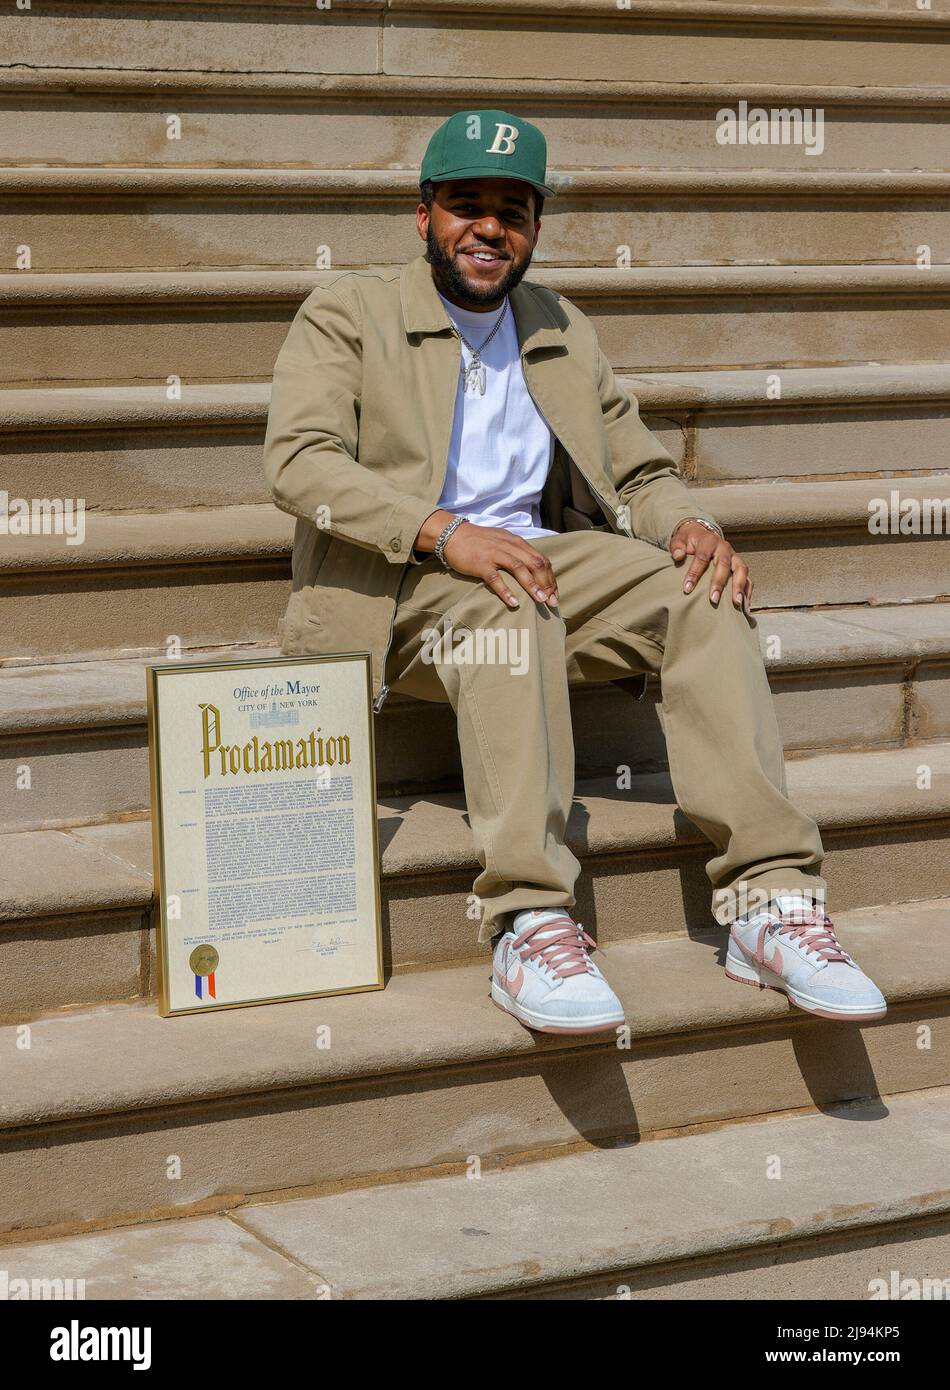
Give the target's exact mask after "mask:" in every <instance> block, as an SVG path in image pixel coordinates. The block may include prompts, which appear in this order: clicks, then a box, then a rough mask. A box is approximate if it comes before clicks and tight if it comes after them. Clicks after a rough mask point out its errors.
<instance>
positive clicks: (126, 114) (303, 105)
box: [0, 0, 950, 173]
mask: <svg viewBox="0 0 950 1390" xmlns="http://www.w3.org/2000/svg"><path fill="white" fill-rule="evenodd" d="M571 9H572V10H575V9H576V6H575V5H574V4H573V0H572V4H571ZM912 13H913V11H912V9H911V8H910V7H909V6H905V5H903V4H902V5H901V14H902V16H907V15H910V14H912ZM615 17H616V16H615ZM937 17H938V16H936V15H934V16H932V19H936V18H937ZM620 22H621V23H623V24H625V23H626V19H625V18H622V19H621V20H620ZM205 56H206V55H204V54H203V55H202V58H204V57H205ZM677 69H678V59H677V57H676V55H675V54H672V55H671V57H670V61H669V63H668V64H667V65H666V67H665V69H664V71H663V73H662V74H661V76H660V79H659V80H657V81H649V82H648V81H632V80H627V74H623V75H622V77H621V78H620V80H613V79H611V80H603V78H601V77H597V78H594V79H591V80H581V79H578V78H576V77H575V76H574V75H573V73H571V74H570V75H569V76H568V77H566V78H557V79H546V78H541V77H538V75H537V73H536V71H535V70H534V69H533V68H532V71H531V72H530V73H529V74H526V75H525V76H524V77H521V78H519V79H512V78H508V77H500V76H498V75H492V76H490V77H484V78H481V79H479V82H478V92H479V100H480V101H482V102H484V103H485V104H486V105H487V106H489V107H500V108H502V109H503V110H509V111H510V110H514V111H516V112H517V113H518V114H519V115H523V116H525V117H527V119H529V120H532V121H536V122H537V123H539V124H540V125H541V126H542V127H543V129H544V132H545V135H546V137H547V140H548V149H549V155H550V165H551V168H552V170H553V171H555V172H558V171H564V172H568V171H582V170H584V169H586V168H599V169H602V170H605V171H609V170H611V169H616V168H623V167H629V165H630V164H631V162H632V160H631V152H634V153H635V162H636V164H637V165H638V166H639V167H641V168H643V169H651V168H652V169H656V170H676V169H696V168H709V169H720V170H724V171H730V172H735V171H738V170H756V169H761V168H763V167H765V168H770V169H776V170H783V169H784V170H792V169H797V170H801V171H807V172H809V173H811V172H813V171H814V167H815V164H816V162H817V161H818V160H819V159H820V163H821V167H822V169H832V168H834V169H839V170H847V169H851V170H861V169H863V170H869V171H870V170H878V171H880V170H921V169H934V170H937V169H947V167H948V160H947V148H948V145H947V135H948V123H950V83H948V81H947V78H946V74H945V73H944V75H943V78H942V85H939V86H938V85H935V84H933V83H931V84H928V85H927V86H918V85H917V84H916V82H915V81H914V80H913V79H912V80H911V82H910V83H908V84H906V85H901V84H899V83H898V82H897V81H896V80H892V78H891V77H890V76H887V75H885V77H884V79H883V81H884V85H874V84H873V83H871V82H868V81H867V77H866V75H862V76H861V77H860V78H859V79H858V80H857V81H856V82H855V83H854V84H853V85H850V86H848V85H845V83H844V81H843V79H842V78H841V77H840V75H835V76H834V77H833V78H832V79H831V82H830V84H829V83H819V82H818V81H817V80H816V79H815V78H814V76H813V75H812V74H809V75H808V76H807V77H806V78H805V80H804V84H803V85H801V86H795V85H794V84H792V83H789V82H788V80H787V75H786V74H784V73H783V74H781V75H780V77H779V79H778V81H776V82H772V83H762V82H758V83H756V82H752V81H751V80H749V79H748V78H747V76H746V75H745V74H742V75H740V76H739V77H737V78H736V79H735V81H733V82H729V83H716V82H711V81H710V80H709V77H708V75H705V74H704V75H703V77H702V78H701V79H700V80H696V81H686V80H680V81H672V80H670V74H671V73H677V75H679V74H678V72H677ZM471 99H472V86H471V81H470V80H469V79H468V78H467V77H465V78H458V77H433V76H425V77H418V76H409V77H406V76H398V75H395V76H394V75H391V74H389V73H384V74H383V73H380V74H342V75H334V74H328V75H316V74H310V73H279V72H260V73H255V72H235V73H216V72H208V71H195V70H183V69H180V70H177V71H172V70H168V69H161V70H159V69H155V68H153V69H151V70H148V69H144V70H143V69H140V70H136V69H134V68H128V69H125V70H122V69H120V68H109V67H106V66H104V65H102V63H101V62H98V61H97V63H96V64H95V65H94V66H91V67H86V68H82V67H60V68H50V67H46V68H36V69H33V68H28V67H10V68H7V69H5V70H3V71H2V72H0V151H14V152H15V153H14V154H12V155H9V156H5V157H3V158H2V162H3V163H5V164H7V165H19V164H24V165H26V164H37V163H42V164H49V165H64V164H65V165H76V166H88V165H100V164H101V165H117V166H120V165H143V164H148V165H153V166H157V167H161V166H166V167H175V166H177V167H180V168H185V167H197V166H203V165H213V164H218V165H227V166H233V167H235V168H238V169H240V168H246V167H248V166H250V165H254V166H257V167H259V168H268V167H271V166H283V167H284V168H285V169H288V170H291V171H293V170H295V169H297V168H307V169H314V168H320V167H321V165H324V164H326V163H327V162H328V161H330V162H332V163H333V164H334V166H335V167H337V168H346V167H352V168H359V169H367V168H370V169H372V168H391V169H402V170H407V169H408V170H414V171H415V170H418V168H419V164H420V161H421V159H422V155H423V152H424V151H425V147H426V144H427V142H428V140H429V137H430V136H431V134H432V132H433V130H434V129H435V128H436V126H437V125H438V123H439V122H440V121H442V120H444V119H445V118H446V117H447V116H449V115H451V114H452V112H453V111H458V110H464V109H465V107H466V106H467V105H469V104H470V103H471ZM743 100H744V101H747V102H748V103H749V109H750V110H751V111H757V110H758V111H761V110H767V111H771V110H773V109H774V110H783V109H790V108H791V109H798V110H806V109H807V110H812V111H814V110H818V109H820V110H822V111H823V112H824V113H825V149H824V152H823V154H822V155H821V156H820V157H819V156H813V155H810V154H809V153H808V149H807V147H806V146H805V145H804V144H802V143H800V144H794V143H789V144H784V145H783V144H769V145H758V144H756V145H750V144H736V145H730V144H720V143H719V142H718V140H717V139H716V129H717V115H718V112H719V111H721V110H722V109H724V108H726V109H731V110H735V111H738V110H739V102H740V101H743ZM169 115H177V116H179V117H180V119H181V138H180V139H169V138H168V134H169V125H168V117H169Z"/></svg>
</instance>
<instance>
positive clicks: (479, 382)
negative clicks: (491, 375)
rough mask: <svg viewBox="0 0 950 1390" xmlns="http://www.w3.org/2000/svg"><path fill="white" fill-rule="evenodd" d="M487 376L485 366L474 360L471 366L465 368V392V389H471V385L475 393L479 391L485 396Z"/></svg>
mask: <svg viewBox="0 0 950 1390" xmlns="http://www.w3.org/2000/svg"><path fill="white" fill-rule="evenodd" d="M485 376H486V372H485V368H484V367H482V366H480V365H479V364H478V363H474V362H473V363H472V365H471V366H470V367H467V368H466V369H465V383H464V386H463V394H464V392H465V391H467V390H468V389H469V387H471V389H472V393H473V394H474V393H475V392H476V391H477V392H478V393H479V395H480V396H484V394H485Z"/></svg>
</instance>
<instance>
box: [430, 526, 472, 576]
mask: <svg viewBox="0 0 950 1390" xmlns="http://www.w3.org/2000/svg"><path fill="white" fill-rule="evenodd" d="M464 520H465V517H464V516H457V517H455V519H454V520H453V521H450V522H449V524H448V526H446V527H445V529H444V530H443V531H441V532H440V533H439V539H438V540H437V541H436V543H435V550H434V551H433V554H434V555H435V557H436V559H437V560H438V562H439V564H440V565H442V567H443V568H444V569H449V568H451V567H450V565H449V562H448V560H446V558H445V543H446V541H447V540H448V539H449V537H450V536H453V535H454V534H455V532H456V531H457V530H458V529H459V527H460V526H461V524H462V522H463V521H464Z"/></svg>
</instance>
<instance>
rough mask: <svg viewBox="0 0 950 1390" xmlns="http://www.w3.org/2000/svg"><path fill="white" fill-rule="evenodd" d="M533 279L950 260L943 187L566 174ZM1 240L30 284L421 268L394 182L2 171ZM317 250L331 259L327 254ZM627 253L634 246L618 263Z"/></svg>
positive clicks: (681, 174)
mask: <svg viewBox="0 0 950 1390" xmlns="http://www.w3.org/2000/svg"><path fill="white" fill-rule="evenodd" d="M557 182H558V185H559V190H560V191H559V196H558V197H556V198H552V199H550V200H549V201H548V203H547V205H546V207H545V211H544V232H543V235H542V237H541V240H540V243H539V245H538V248H537V251H536V252H535V265H536V266H539V267H544V266H548V267H551V266H557V265H562V266H568V267H570V266H589V267H595V266H604V265H611V264H616V263H617V261H618V259H619V258H620V256H621V255H624V256H625V257H626V261H625V262H624V263H632V264H636V265H671V266H679V265H691V264H692V265H705V264H720V265H721V264H737V263H742V264H783V263H786V264H792V265H808V264H822V263H823V262H825V261H826V260H827V259H828V257H829V254H832V255H834V257H835V259H836V260H843V261H845V262H847V263H849V264H858V265H860V264H872V263H880V264H893V265H907V264H908V263H909V262H913V261H914V260H915V258H916V256H917V254H918V253H917V248H918V247H919V246H922V245H925V246H927V247H929V253H930V257H931V260H932V261H934V262H937V263H948V262H950V210H948V192H950V173H945V172H937V173H929V172H924V171H918V170H912V171H906V170H905V171H897V172H873V173H872V172H867V171H854V172H843V171H839V170H825V169H821V170H805V171H796V172H790V171H784V172H774V171H771V170H739V171H724V170H715V171H713V170H709V169H698V170H693V169H674V170H668V171H657V170H649V169H646V170H645V169H638V168H635V169H611V170H579V171H564V172H563V173H561V174H560V175H559V176H558V179H557ZM0 195H2V196H3V210H2V212H0V236H3V237H4V238H5V240H6V241H7V242H8V243H9V244H10V245H19V244H21V243H26V244H28V245H29V247H30V256H31V268H32V270H33V271H35V272H40V273H44V274H49V273H51V272H66V273H74V272H78V271H97V272H102V271H104V272H117V271H122V270H179V271H181V270H186V271H190V270H218V269H233V270H242V269H262V270H266V269H275V270H289V269H293V268H300V269H306V268H308V267H309V266H314V265H316V264H317V263H318V258H319V256H320V255H321V254H323V255H324V256H326V255H327V254H330V255H332V258H333V264H334V265H335V266H337V267H338V268H340V267H345V266H360V265H365V264H367V263H370V264H372V263H373V262H377V261H385V260H387V259H388V260H394V261H399V262H401V261H407V260H409V259H410V258H411V257H412V256H414V255H416V254H418V250H419V246H420V243H419V236H418V232H417V231H416V227H415V220H414V217H413V216H412V213H413V209H414V207H415V204H416V203H417V202H418V175H417V174H416V173H415V172H414V171H412V170H408V169H407V170H392V169H259V168H248V169H220V168H205V169H200V168H197V169H196V168H183V169H156V168H148V167H140V168H132V169H129V168H113V167H106V168H95V167H93V168H52V169H51V168H47V167H45V166H43V165H37V166H17V167H12V168H0ZM323 248H327V249H326V250H323ZM622 248H626V249H625V250H623V249H622Z"/></svg>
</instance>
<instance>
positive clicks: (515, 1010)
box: [491, 980, 625, 1033]
mask: <svg viewBox="0 0 950 1390" xmlns="http://www.w3.org/2000/svg"><path fill="white" fill-rule="evenodd" d="M491 1001H492V1003H493V1004H494V1005H495V1007H496V1008H498V1009H501V1010H502V1011H503V1012H504V1013H506V1014H510V1015H511V1017H512V1018H516V1019H517V1020H518V1022H519V1023H523V1024H524V1026H525V1027H526V1028H531V1029H532V1030H533V1031H534V1032H536V1033H607V1032H613V1031H614V1030H615V1029H617V1028H620V1027H622V1025H623V1023H624V1022H625V1019H624V1016H623V1014H621V1015H620V1017H619V1018H618V1017H617V1015H616V1014H614V1015H610V1016H608V1015H607V1014H603V1015H601V1017H600V1018H598V1019H589V1020H588V1021H587V1022H586V1023H573V1022H562V1023H558V1022H557V1021H556V1020H555V1021H553V1022H552V1021H550V1020H549V1019H545V1018H542V1016H541V1015H540V1014H536V1013H534V1012H533V1010H531V1009H525V1008H523V1007H522V1006H521V1005H520V1004H519V1003H517V1001H516V1000H514V999H512V997H511V995H510V994H507V993H505V992H504V991H502V990H500V989H499V988H498V986H497V985H496V984H495V982H494V980H492V985H491Z"/></svg>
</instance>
